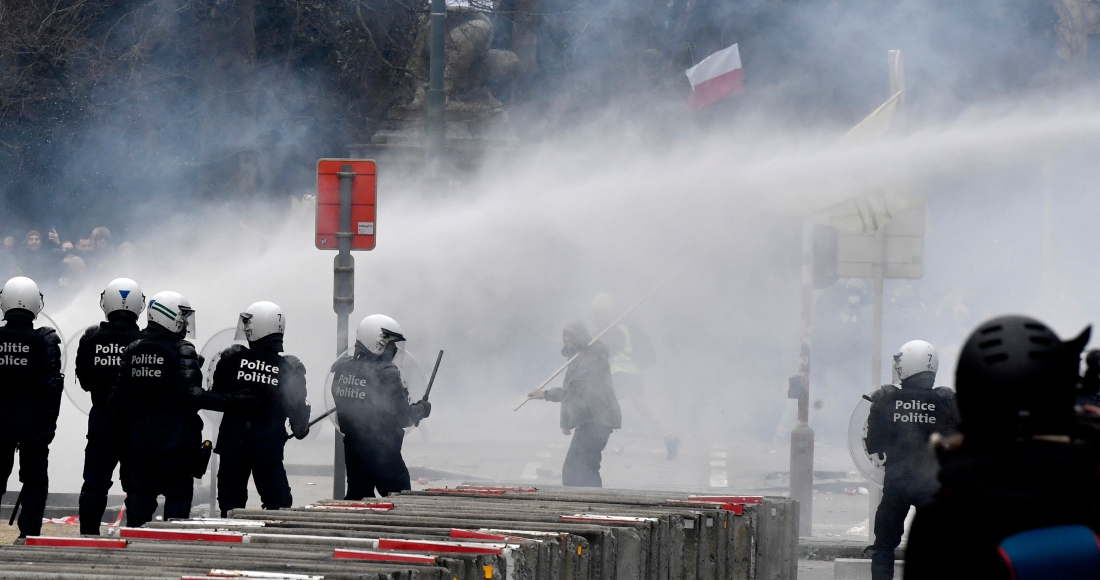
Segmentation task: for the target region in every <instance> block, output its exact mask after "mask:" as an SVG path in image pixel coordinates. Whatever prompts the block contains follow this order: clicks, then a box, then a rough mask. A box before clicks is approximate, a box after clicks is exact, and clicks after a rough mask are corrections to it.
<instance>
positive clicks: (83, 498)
mask: <svg viewBox="0 0 1100 580" xmlns="http://www.w3.org/2000/svg"><path fill="white" fill-rule="evenodd" d="M99 306H100V308H102V309H103V314H104V315H105V316H106V317H107V320H105V321H104V322H100V323H99V324H97V325H95V326H89V327H88V328H87V329H86V330H85V331H84V335H83V336H81V337H80V345H79V346H78V347H77V350H76V380H77V381H78V382H79V383H80V388H82V389H84V390H85V391H87V392H88V393H90V394H91V395H92V410H91V411H90V412H89V413H88V444H87V446H86V447H85V448H84V485H82V486H81V488H80V500H79V504H80V534H81V535H86V536H98V535H99V524H100V520H102V519H103V512H104V510H106V508H107V494H108V492H110V491H111V486H112V485H113V482H112V481H111V477H112V476H113V475H114V472H115V466H119V478H120V479H121V480H122V481H123V485H122V487H123V489H124V490H125V489H126V483H125V481H126V468H127V465H126V464H125V462H123V461H122V459H123V457H124V455H125V449H126V433H125V430H124V429H122V427H121V425H119V424H118V423H117V422H116V421H113V420H112V419H111V410H110V406H109V405H108V403H107V400H108V398H109V397H110V395H111V388H112V387H113V386H114V385H115V383H117V382H118V370H119V368H121V367H122V354H123V353H124V352H125V351H126V347H127V346H129V345H130V343H132V342H134V341H135V340H137V339H138V338H140V336H141V330H140V329H138V325H137V321H138V315H140V314H141V312H142V310H144V309H145V295H144V294H142V293H141V288H140V287H139V286H138V284H137V282H134V281H133V280H130V279H129V278H118V279H115V280H112V281H111V283H110V284H108V285H107V288H106V289H104V290H103V293H101V294H100V295H99Z"/></svg>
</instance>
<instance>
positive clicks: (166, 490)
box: [110, 292, 248, 527]
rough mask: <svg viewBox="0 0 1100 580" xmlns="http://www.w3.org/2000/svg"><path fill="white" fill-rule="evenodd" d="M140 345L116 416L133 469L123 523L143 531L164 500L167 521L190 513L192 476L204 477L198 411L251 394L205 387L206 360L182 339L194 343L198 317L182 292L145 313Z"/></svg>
mask: <svg viewBox="0 0 1100 580" xmlns="http://www.w3.org/2000/svg"><path fill="white" fill-rule="evenodd" d="M146 316H147V322H148V324H146V326H145V330H143V331H142V333H141V338H140V339H138V340H137V341H136V342H134V343H133V344H131V345H130V346H129V347H127V348H126V352H124V353H123V355H122V367H121V368H120V369H119V377H118V383H117V384H116V385H115V388H114V389H113V390H112V392H111V399H110V405H111V413H112V415H113V416H114V417H116V419H117V420H121V421H124V422H125V423H126V429H127V435H128V439H129V441H128V445H129V449H128V454H127V458H126V460H125V461H127V462H129V464H130V467H129V469H128V470H127V473H128V475H127V479H128V480H129V481H128V488H129V489H127V490H126V493H127V495H126V512H127V514H126V522H127V525H129V526H131V527H140V526H142V525H144V524H145V523H146V522H148V521H149V520H151V519H152V518H153V513H154V512H155V511H156V509H157V496H158V495H163V496H164V518H165V519H171V518H186V517H188V516H189V515H190V513H191V499H192V495H193V493H194V483H193V482H192V481H191V480H192V478H193V477H201V475H202V473H200V472H205V470H206V467H205V464H202V461H201V452H202V451H201V450H202V419H201V418H200V417H199V414H198V411H199V409H212V410H215V411H224V410H225V408H226V405H227V404H229V403H233V402H235V401H236V402H239V400H240V399H247V398H248V394H247V393H238V394H235V395H232V396H228V395H218V394H217V393H213V392H209V391H205V390H203V388H202V357H200V356H199V355H198V353H197V352H195V347H194V345H192V344H191V343H190V342H188V341H187V340H185V339H184V337H185V336H187V337H194V331H195V311H194V309H192V308H191V304H190V302H188V301H187V299H186V298H184V297H183V296H182V295H181V294H179V293H178V292H158V293H157V294H156V295H154V296H153V298H152V299H151V300H149V304H148V306H147V307H146Z"/></svg>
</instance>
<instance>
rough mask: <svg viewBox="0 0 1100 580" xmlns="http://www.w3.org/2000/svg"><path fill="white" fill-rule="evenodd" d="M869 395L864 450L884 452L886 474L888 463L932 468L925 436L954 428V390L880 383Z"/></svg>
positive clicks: (955, 417) (951, 431)
mask: <svg viewBox="0 0 1100 580" xmlns="http://www.w3.org/2000/svg"><path fill="white" fill-rule="evenodd" d="M871 399H872V404H871V414H870V416H869V417H868V419H867V451H869V452H871V453H885V454H886V467H887V474H888V475H889V473H890V471H891V469H890V467H891V466H895V467H898V466H900V465H902V464H911V465H914V466H920V467H922V468H926V467H930V466H931V468H932V469H933V470H934V465H935V457H934V455H933V454H932V452H931V451H930V450H929V448H928V440H929V438H930V437H931V436H932V433H940V434H942V435H948V434H951V433H954V432H955V431H956V430H957V429H958V425H957V424H958V418H957V417H958V415H957V411H956V410H955V392H954V391H952V390H951V389H948V388H945V387H937V388H935V389H932V388H919V387H908V388H898V387H897V386H895V385H884V386H883V387H881V388H880V389H879V390H878V391H876V392H875V393H874V394H873V395H872V397H871Z"/></svg>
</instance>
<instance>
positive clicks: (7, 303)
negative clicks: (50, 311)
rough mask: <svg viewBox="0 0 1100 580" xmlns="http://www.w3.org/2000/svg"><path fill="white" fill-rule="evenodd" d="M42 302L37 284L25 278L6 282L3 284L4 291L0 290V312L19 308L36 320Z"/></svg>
mask: <svg viewBox="0 0 1100 580" xmlns="http://www.w3.org/2000/svg"><path fill="white" fill-rule="evenodd" d="M43 302H44V300H43V298H42V291H40V290H39V289H38V284H35V282H34V280H31V279H30V278H27V277H25V276H16V277H14V278H12V279H11V280H8V281H7V283H5V284H4V289H3V290H0V310H3V311H4V312H7V311H9V310H14V309H16V308H21V309H23V310H26V311H27V312H30V313H31V314H32V315H34V318H38V313H39V312H42V304H43Z"/></svg>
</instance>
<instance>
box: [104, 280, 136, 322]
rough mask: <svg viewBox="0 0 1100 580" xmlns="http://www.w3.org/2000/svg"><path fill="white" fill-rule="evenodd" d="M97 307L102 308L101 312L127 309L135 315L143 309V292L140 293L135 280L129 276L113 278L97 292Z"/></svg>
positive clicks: (107, 312)
mask: <svg viewBox="0 0 1100 580" xmlns="http://www.w3.org/2000/svg"><path fill="white" fill-rule="evenodd" d="M99 307H100V308H102V309H103V314H110V313H112V312H117V311H119V310H128V311H130V312H133V313H134V316H137V315H139V314H141V311H142V310H145V294H142V292H141V286H138V283H137V282H134V281H133V280H131V279H129V278H115V279H114V280H111V283H110V284H107V287H106V288H105V289H104V290H103V292H101V293H100V294H99Z"/></svg>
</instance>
